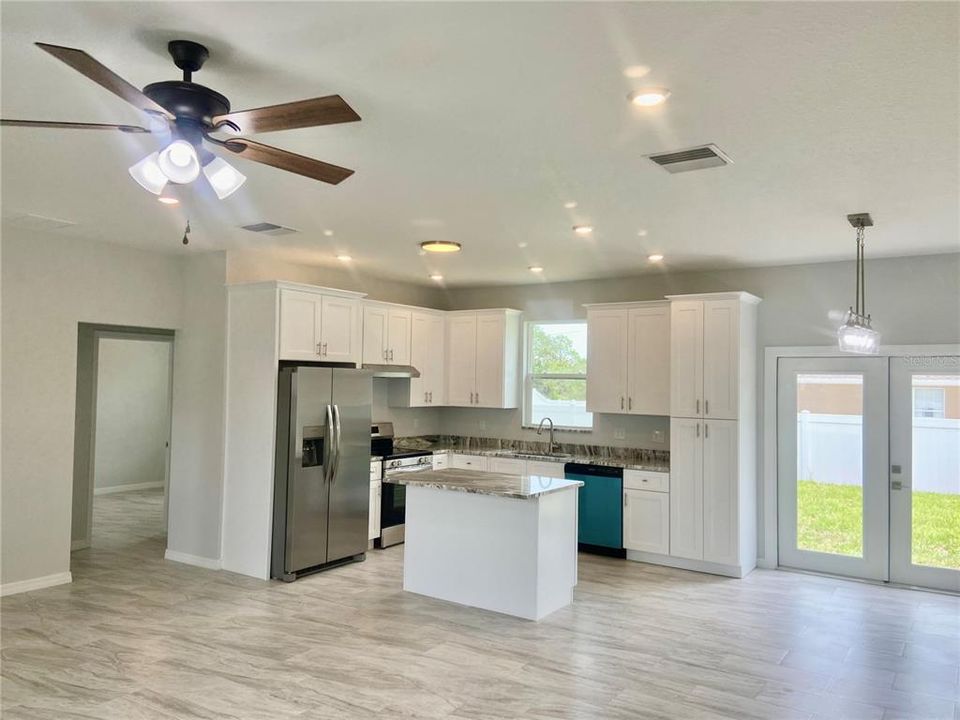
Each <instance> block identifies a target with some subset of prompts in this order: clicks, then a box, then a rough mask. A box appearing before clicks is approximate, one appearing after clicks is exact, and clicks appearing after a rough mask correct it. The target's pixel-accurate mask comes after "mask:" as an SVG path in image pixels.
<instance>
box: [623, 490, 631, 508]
mask: <svg viewBox="0 0 960 720" xmlns="http://www.w3.org/2000/svg"><path fill="white" fill-rule="evenodd" d="M629 504H630V496H629V495H627V494H626V493H624V494H623V506H624V507H626V506H627V505H629Z"/></svg>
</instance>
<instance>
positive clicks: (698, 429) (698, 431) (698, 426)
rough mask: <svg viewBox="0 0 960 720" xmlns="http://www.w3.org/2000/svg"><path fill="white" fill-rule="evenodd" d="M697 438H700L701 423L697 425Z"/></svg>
mask: <svg viewBox="0 0 960 720" xmlns="http://www.w3.org/2000/svg"><path fill="white" fill-rule="evenodd" d="M697 437H700V423H697Z"/></svg>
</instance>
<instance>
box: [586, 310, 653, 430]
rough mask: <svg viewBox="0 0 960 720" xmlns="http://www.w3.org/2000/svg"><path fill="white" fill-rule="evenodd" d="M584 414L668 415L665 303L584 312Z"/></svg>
mask: <svg viewBox="0 0 960 720" xmlns="http://www.w3.org/2000/svg"><path fill="white" fill-rule="evenodd" d="M587 410H589V411H591V412H601V413H628V414H633V415H669V414H670V304H669V303H667V302H650V303H618V304H613V305H592V306H589V307H588V308H587Z"/></svg>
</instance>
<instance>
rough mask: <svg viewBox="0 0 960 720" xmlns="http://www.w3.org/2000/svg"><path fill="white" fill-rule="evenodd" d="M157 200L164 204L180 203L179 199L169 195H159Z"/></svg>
mask: <svg viewBox="0 0 960 720" xmlns="http://www.w3.org/2000/svg"><path fill="white" fill-rule="evenodd" d="M157 200H159V201H160V202H162V203H163V204H164V205H179V204H180V201H179V200H177V199H176V198H175V197H170V196H169V195H161V196H160V197H158V198H157Z"/></svg>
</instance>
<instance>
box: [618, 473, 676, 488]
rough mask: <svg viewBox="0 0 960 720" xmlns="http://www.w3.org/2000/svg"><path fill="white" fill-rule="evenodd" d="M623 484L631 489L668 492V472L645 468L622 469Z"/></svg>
mask: <svg viewBox="0 0 960 720" xmlns="http://www.w3.org/2000/svg"><path fill="white" fill-rule="evenodd" d="M623 486H624V487H625V488H630V489H631V490H650V491H651V492H670V474H669V473H662V472H649V471H646V470H624V471H623Z"/></svg>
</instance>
